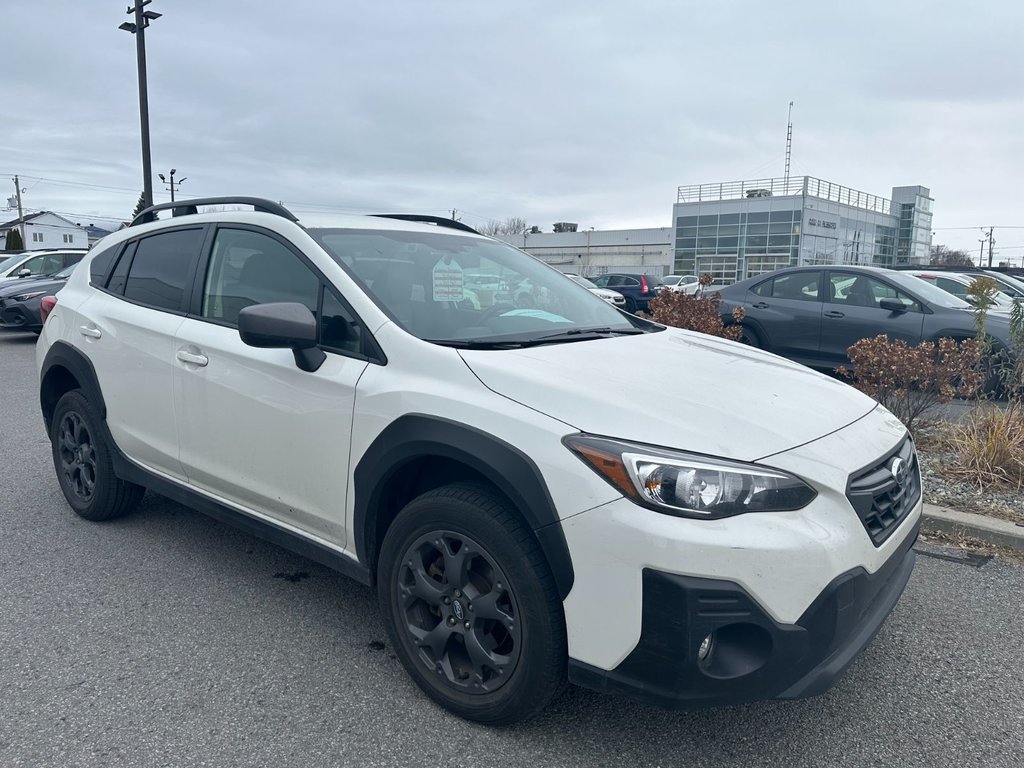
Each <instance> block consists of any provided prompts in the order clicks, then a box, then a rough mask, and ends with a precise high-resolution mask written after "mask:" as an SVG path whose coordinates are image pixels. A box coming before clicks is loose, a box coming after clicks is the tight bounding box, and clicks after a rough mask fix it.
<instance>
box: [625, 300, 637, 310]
mask: <svg viewBox="0 0 1024 768" xmlns="http://www.w3.org/2000/svg"><path fill="white" fill-rule="evenodd" d="M626 311H627V312H629V313H630V314H635V313H636V299H634V298H633V297H632V296H627V297H626Z"/></svg>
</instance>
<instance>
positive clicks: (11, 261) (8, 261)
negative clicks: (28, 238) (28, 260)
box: [0, 256, 22, 272]
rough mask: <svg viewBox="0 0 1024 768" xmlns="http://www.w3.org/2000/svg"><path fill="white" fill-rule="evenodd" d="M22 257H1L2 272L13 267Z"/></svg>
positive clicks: (0, 270)
mask: <svg viewBox="0 0 1024 768" xmlns="http://www.w3.org/2000/svg"><path fill="white" fill-rule="evenodd" d="M21 258H22V257H21V256H7V257H5V258H3V259H0V272H2V271H3V270H5V269H8V268H10V267H13V266H14V265H15V264H17V263H18V260H19V259H21Z"/></svg>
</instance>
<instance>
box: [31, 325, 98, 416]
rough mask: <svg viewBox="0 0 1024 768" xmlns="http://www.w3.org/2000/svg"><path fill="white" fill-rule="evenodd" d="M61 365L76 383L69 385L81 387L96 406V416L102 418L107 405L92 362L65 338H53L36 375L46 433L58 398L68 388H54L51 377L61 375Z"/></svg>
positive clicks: (75, 387)
mask: <svg viewBox="0 0 1024 768" xmlns="http://www.w3.org/2000/svg"><path fill="white" fill-rule="evenodd" d="M61 369H63V370H64V371H67V372H68V373H69V374H70V375H71V377H72V378H73V379H74V382H75V385H76V386H74V387H71V388H72V389H81V390H82V392H83V393H84V394H85V397H86V399H87V400H88V401H89V402H90V403H91V404H92V407H93V408H95V409H96V414H97V416H99V418H100V419H101V420H104V421H105V420H106V418H107V406H106V403H105V402H104V400H103V393H102V392H101V391H100V384H99V379H98V378H97V377H96V369H95V368H93V365H92V362H91V361H90V360H89V358H88V357H86V356H85V355H83V354H82V353H81V352H79V351H78V350H77V349H75V348H74V347H73V346H71V345H70V344H68V343H67V342H65V341H56V342H54V343H53V346H51V347H50V349H49V351H48V352H47V353H46V358H45V359H44V360H43V367H42V371H41V375H40V377H39V382H40V383H39V405H40V407H41V408H42V411H43V419H44V420H45V423H46V429H47V433H49V430H50V420H51V419H52V418H53V412H54V409H55V408H56V407H57V401H58V400H60V398H61V395H63V394H64V392H66V391H67V388H57V389H58V391H54V386H53V385H54V383H55V381H54V377H55V376H59V377H63V375H64V374H63V373H61V372H60V371H61Z"/></svg>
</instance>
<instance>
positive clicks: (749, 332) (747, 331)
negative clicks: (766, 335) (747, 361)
mask: <svg viewBox="0 0 1024 768" xmlns="http://www.w3.org/2000/svg"><path fill="white" fill-rule="evenodd" d="M740 327H741V328H742V329H743V330H742V332H741V333H740V336H739V338H738V339H737V341H739V342H740V344H746V345H747V346H748V347H754V348H755V349H764V342H763V341H761V337H760V336H759V335H758V334H757V331H755V330H754V329H753V328H751V327H750V326H749V325H741V326H740Z"/></svg>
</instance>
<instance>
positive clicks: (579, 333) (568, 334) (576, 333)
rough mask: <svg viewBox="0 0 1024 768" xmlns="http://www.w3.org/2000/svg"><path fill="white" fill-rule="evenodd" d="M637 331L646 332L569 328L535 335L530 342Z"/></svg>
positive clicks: (623, 333) (627, 333)
mask: <svg viewBox="0 0 1024 768" xmlns="http://www.w3.org/2000/svg"><path fill="white" fill-rule="evenodd" d="M638 333H647V331H645V330H643V329H642V328H609V327H607V326H605V327H602V328H570V329H569V330H568V331H560V332H559V333H549V334H547V335H546V336H535V337H534V338H532V339H530V341H531V342H539V343H542V344H547V343H549V342H552V341H562V340H564V341H576V340H577V339H579V340H582V339H599V338H603V337H605V336H636V335H637V334H638Z"/></svg>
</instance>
